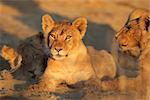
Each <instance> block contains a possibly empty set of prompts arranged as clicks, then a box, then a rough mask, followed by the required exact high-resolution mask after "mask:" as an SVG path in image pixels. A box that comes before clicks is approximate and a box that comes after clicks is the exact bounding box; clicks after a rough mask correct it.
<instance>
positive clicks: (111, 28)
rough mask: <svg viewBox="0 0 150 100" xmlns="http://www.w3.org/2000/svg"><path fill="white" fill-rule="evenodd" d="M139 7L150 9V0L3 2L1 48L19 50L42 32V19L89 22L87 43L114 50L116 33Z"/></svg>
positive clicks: (19, 0) (1, 1) (36, 0)
mask: <svg viewBox="0 0 150 100" xmlns="http://www.w3.org/2000/svg"><path fill="white" fill-rule="evenodd" d="M136 8H146V9H150V0H0V45H1V46H2V45H3V44H8V45H11V46H12V47H16V46H17V45H18V44H19V43H20V42H21V41H22V40H24V39H25V38H27V37H30V36H33V35H35V34H37V33H38V32H39V31H41V16H42V15H43V14H50V15H51V16H52V17H53V18H54V20H55V21H60V20H62V19H68V20H70V21H72V20H73V19H75V18H77V17H79V16H85V17H87V19H88V29H87V33H86V36H85V37H84V42H85V44H86V45H92V46H94V47H95V48H96V49H98V50H99V49H106V50H108V51H110V49H111V45H112V39H113V36H114V34H115V33H116V32H117V31H119V29H120V28H121V27H122V26H123V25H124V24H125V22H126V21H127V18H128V15H129V13H130V12H131V11H133V10H134V9H136Z"/></svg>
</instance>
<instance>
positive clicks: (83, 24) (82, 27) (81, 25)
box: [72, 17, 87, 37]
mask: <svg viewBox="0 0 150 100" xmlns="http://www.w3.org/2000/svg"><path fill="white" fill-rule="evenodd" d="M72 25H73V26H75V27H76V28H77V29H78V30H79V31H80V34H81V37H83V36H84V35H85V32H86V29H87V19H86V18H85V17H79V18H77V19H76V20H75V21H73V23H72Z"/></svg>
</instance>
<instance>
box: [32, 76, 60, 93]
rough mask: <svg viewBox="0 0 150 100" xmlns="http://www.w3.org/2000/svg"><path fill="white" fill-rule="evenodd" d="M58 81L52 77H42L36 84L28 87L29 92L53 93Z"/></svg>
mask: <svg viewBox="0 0 150 100" xmlns="http://www.w3.org/2000/svg"><path fill="white" fill-rule="evenodd" d="M59 83H60V80H57V79H54V78H52V77H48V76H47V77H45V76H42V77H41V80H40V81H39V83H37V84H33V85H30V86H29V90H30V91H51V92H53V91H55V90H56V87H57V85H58V84H59Z"/></svg>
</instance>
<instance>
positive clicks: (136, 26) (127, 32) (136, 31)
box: [115, 9, 150, 56]
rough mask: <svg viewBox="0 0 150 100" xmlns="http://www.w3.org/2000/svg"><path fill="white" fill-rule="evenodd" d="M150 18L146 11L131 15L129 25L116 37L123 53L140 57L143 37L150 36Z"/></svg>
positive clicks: (138, 10)
mask: <svg viewBox="0 0 150 100" xmlns="http://www.w3.org/2000/svg"><path fill="white" fill-rule="evenodd" d="M149 18H150V17H149V11H148V10H144V9H137V10H135V11H133V12H132V13H131V14H130V16H129V18H128V21H127V23H126V24H125V25H124V27H123V28H122V29H121V30H120V31H119V32H118V33H117V34H116V36H115V38H116V40H117V42H118V44H119V48H120V50H121V51H123V52H125V53H128V54H130V55H132V56H139V55H140V52H141V49H142V47H141V46H142V45H143V42H142V41H143V40H142V39H143V36H144V35H146V34H149V33H148V27H149Z"/></svg>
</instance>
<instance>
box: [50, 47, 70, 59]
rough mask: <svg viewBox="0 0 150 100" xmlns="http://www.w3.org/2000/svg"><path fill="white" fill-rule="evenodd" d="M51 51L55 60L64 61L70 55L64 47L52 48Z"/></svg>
mask: <svg viewBox="0 0 150 100" xmlns="http://www.w3.org/2000/svg"><path fill="white" fill-rule="evenodd" d="M50 51H51V56H52V58H54V59H63V58H65V57H67V56H68V54H67V52H66V51H65V49H64V48H63V47H61V46H58V47H54V48H51V50H50Z"/></svg>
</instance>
